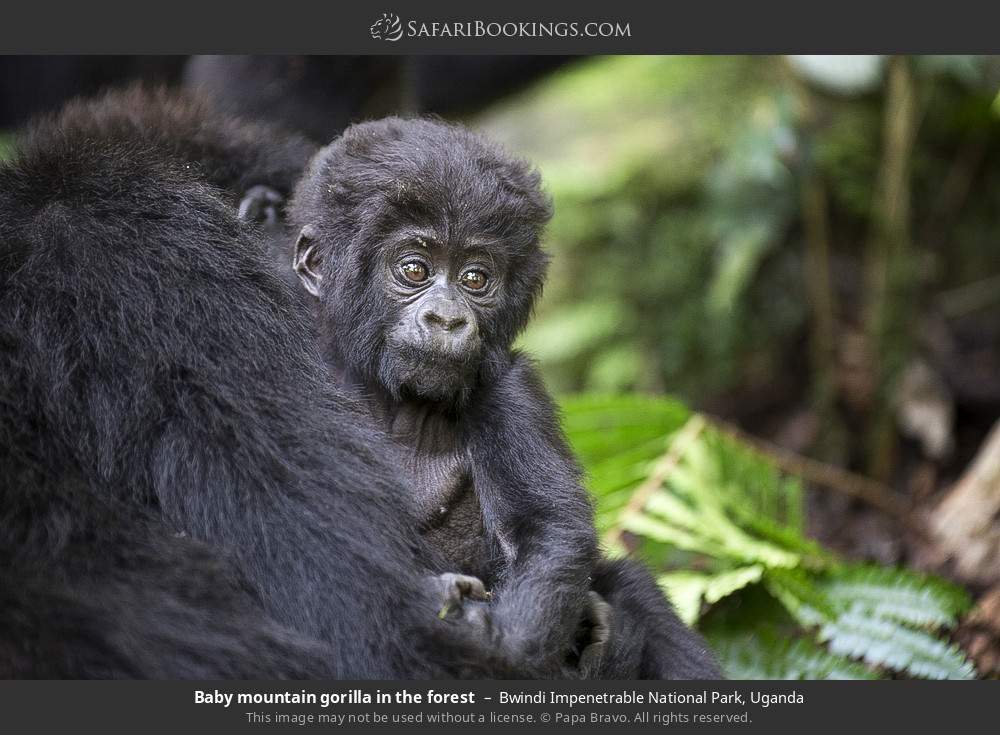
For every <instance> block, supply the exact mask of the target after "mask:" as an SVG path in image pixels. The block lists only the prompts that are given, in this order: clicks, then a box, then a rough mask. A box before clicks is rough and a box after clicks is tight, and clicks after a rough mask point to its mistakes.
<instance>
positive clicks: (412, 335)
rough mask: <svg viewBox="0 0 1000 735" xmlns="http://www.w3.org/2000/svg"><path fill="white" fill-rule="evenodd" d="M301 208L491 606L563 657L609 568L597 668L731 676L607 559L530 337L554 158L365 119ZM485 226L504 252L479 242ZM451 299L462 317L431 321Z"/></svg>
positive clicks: (430, 522)
mask: <svg viewBox="0 0 1000 735" xmlns="http://www.w3.org/2000/svg"><path fill="white" fill-rule="evenodd" d="M289 212H290V215H291V219H292V224H293V230H294V232H295V233H297V238H296V254H295V257H296V267H297V268H298V269H299V270H300V273H303V274H304V275H303V282H304V283H305V284H306V287H307V289H309V290H310V291H312V292H314V293H315V294H317V295H318V297H319V301H318V304H317V306H318V309H319V320H320V322H321V326H322V328H323V329H324V331H325V342H324V345H325V350H326V354H327V357H328V359H329V360H330V362H331V365H332V366H333V367H334V370H335V372H336V373H337V374H338V375H339V376H340V379H341V382H342V384H343V385H345V386H347V387H348V388H349V389H351V390H352V391H354V392H355V393H356V394H357V395H359V396H360V397H362V398H364V399H366V400H367V401H368V405H369V407H370V410H371V412H372V413H373V415H375V416H376V418H377V419H379V421H380V422H381V425H382V426H383V427H384V428H385V429H386V431H387V432H388V433H389V435H390V436H391V437H392V438H393V439H394V440H396V442H397V444H398V445H399V447H400V455H399V457H400V458H399V460H398V461H399V462H400V464H401V466H402V467H403V468H404V471H405V473H406V475H407V476H408V477H409V478H411V483H410V484H411V487H410V490H411V492H412V493H413V494H414V496H415V497H414V498H413V506H414V507H415V508H416V512H417V514H418V519H419V520H421V521H422V522H423V528H424V532H425V534H427V535H428V537H430V538H432V539H434V540H435V541H436V542H437V544H438V545H439V546H442V547H443V549H444V551H445V553H447V554H448V556H449V559H450V560H451V562H452V563H453V564H454V565H455V566H456V567H457V569H453V570H452V571H460V572H462V573H464V574H468V575H475V576H479V577H481V578H482V579H483V581H484V582H486V584H487V586H488V587H491V588H492V589H493V599H492V602H491V603H490V605H489V607H488V610H487V612H486V613H485V620H484V621H482V620H481V621H480V622H481V623H482V624H483V625H484V628H485V631H486V633H487V635H488V636H489V637H490V638H491V639H492V640H493V641H495V646H496V647H497V649H498V650H501V651H504V652H505V654H506V655H508V656H510V657H511V658H512V659H513V660H518V661H522V662H527V663H528V664H529V665H530V667H531V668H532V669H534V670H537V671H540V672H543V673H544V674H546V675H549V676H553V675H557V674H560V673H563V671H564V669H563V666H564V664H565V657H566V652H567V651H569V650H572V648H573V646H574V643H575V639H576V634H577V625H578V623H579V621H580V620H581V618H582V617H584V614H585V611H586V609H587V605H588V597H589V596H588V592H589V590H590V587H591V577H593V580H592V581H593V586H594V589H595V590H597V591H598V592H599V593H600V594H601V595H603V596H604V597H605V599H607V600H608V601H610V602H611V604H612V606H613V621H612V626H613V633H614V636H613V638H612V641H611V643H610V647H611V649H612V650H610V651H608V653H607V654H606V655H605V656H604V657H603V659H602V663H601V664H600V665H599V666H598V667H597V670H593V671H588V672H585V673H588V674H590V675H595V676H600V677H605V676H623V677H637V676H638V677H657V678H675V677H698V678H706V677H716V676H718V675H719V672H718V669H717V668H716V667H715V664H714V663H713V662H712V659H711V656H710V654H709V653H708V651H707V649H706V647H705V645H704V643H703V642H702V641H701V640H700V638H699V637H698V636H697V635H696V634H694V633H693V632H691V631H690V630H688V629H687V628H685V627H684V626H683V625H682V624H681V623H680V622H679V621H678V620H677V618H676V616H675V615H674V613H673V612H672V610H671V609H670V607H669V605H668V604H667V602H666V600H665V598H664V597H663V595H662V593H661V592H660V591H659V590H658V589H657V587H656V585H655V583H654V582H653V580H652V578H651V577H650V576H649V574H648V573H647V572H645V571H644V570H643V569H642V567H641V566H640V565H638V564H636V563H634V562H620V563H615V564H611V563H607V562H601V561H599V555H598V549H597V541H596V535H595V530H594V525H593V518H592V510H591V507H590V503H589V499H588V497H587V494H586V492H585V491H584V489H583V487H582V486H581V483H580V473H579V470H578V468H577V466H576V463H575V461H574V459H573V458H572V455H571V453H570V451H569V449H568V448H567V446H566V444H565V441H564V439H563V437H562V434H561V431H560V428H559V422H558V418H557V415H556V411H555V408H554V406H553V405H552V402H551V401H550V399H549V397H548V396H547V394H546V392H545V390H544V388H543V386H542V384H541V381H540V380H539V378H538V376H537V373H536V371H535V369H534V367H533V366H532V365H531V363H530V362H529V361H528V360H527V359H526V358H525V357H524V356H523V355H520V354H518V353H517V352H514V351H512V349H511V345H512V343H513V341H514V339H515V337H516V336H517V334H518V333H519V332H520V331H521V329H523V327H524V326H525V324H526V322H527V320H528V318H529V317H530V314H531V311H532V307H533V304H534V302H535V300H536V298H537V297H538V295H539V293H540V291H541V288H542V283H543V281H544V278H545V270H546V260H547V259H546V256H545V254H544V253H543V251H542V250H541V248H540V246H539V238H540V234H541V231H542V228H543V227H544V224H545V223H546V221H547V220H548V217H549V214H550V207H549V203H548V201H547V200H546V198H545V196H544V195H543V194H542V191H541V187H540V181H539V177H538V175H537V173H535V172H533V171H532V170H531V169H530V168H529V167H528V166H527V165H526V164H524V163H523V162H521V161H518V160H515V159H513V158H511V157H509V156H508V155H506V154H505V153H504V152H503V151H502V150H500V149H499V148H498V147H496V146H494V145H492V144H490V143H489V142H487V141H485V140H483V139H482V138H480V137H478V136H476V135H474V134H473V133H471V132H470V131H468V130H466V129H464V128H461V127H456V126H450V125H446V124H444V123H440V122H435V121H432V120H424V119H415V120H401V119H397V118H389V119H385V120H381V121H378V122H372V123H364V124H361V125H356V126H353V127H351V128H349V129H348V130H347V131H346V132H345V133H344V135H343V136H342V137H341V138H340V139H338V140H336V141H334V143H332V144H331V145H330V146H328V147H327V148H325V149H324V150H323V151H322V152H320V153H319V154H318V155H317V156H316V158H315V159H314V160H313V162H312V164H311V165H310V167H309V169H308V170H307V173H306V174H305V176H304V177H303V179H302V181H301V182H300V184H299V186H298V188H297V190H296V193H295V195H294V198H293V200H292V202H291V205H290V207H289ZM412 242H415V244H408V243H412ZM428 243H431V244H428ZM435 243H436V244H435ZM473 244H475V245H476V252H477V253H479V252H480V251H485V255H479V254H476V255H469V254H468V251H469V248H470V246H471V245H473ZM312 247H315V253H313V252H312V251H311V250H310V248H312ZM421 249H423V251H426V253H427V255H426V256H424V255H421V252H422V251H421ZM442 251H443V252H442ZM411 252H412V253H415V254H410V253H411ZM408 258H409V259H414V258H415V259H419V262H420V263H422V264H424V265H426V268H424V270H425V271H426V272H428V273H430V272H433V273H434V279H428V280H427V281H426V282H421V283H420V284H416V285H415V286H413V287H412V288H411V287H410V284H408V283H406V282H405V281H404V282H400V281H399V277H398V267H397V261H398V262H403V263H404V265H405V262H406V261H407V259H408ZM468 258H472V259H473V260H475V258H479V259H480V260H486V261H488V262H487V264H486V265H485V266H484V268H487V269H489V270H491V271H492V272H493V273H495V279H491V281H490V282H491V283H493V282H494V280H495V282H496V283H498V284H499V285H495V286H491V287H490V289H491V290H485V289H484V290H483V292H482V293H481V294H480V295H477V294H470V293H468V292H467V291H463V289H462V288H460V286H459V285H458V284H457V283H453V282H452V281H454V280H455V276H457V275H458V274H459V273H460V272H461V270H462V268H464V267H465V266H460V267H459V265H455V264H461V263H464V262H465V260H466V259H468ZM435 263H436V265H435ZM453 267H454V268H456V269H457V270H455V273H450V272H449V273H448V275H447V277H445V275H443V274H444V272H445V271H447V270H448V269H449V268H453ZM425 300H433V301H431V302H430V303H431V305H430V306H427V307H425V306H424V305H423V304H424V301H425ZM456 305H457V306H456ZM439 307H440V308H442V309H445V308H446V309H448V310H449V312H448V313H449V314H450V315H451V316H450V317H449V318H450V319H451V320H452V321H454V323H455V324H456V325H458V326H459V329H458V330H457V331H458V333H459V334H460V335H461V336H459V337H456V336H454V334H453V333H452V331H451V330H450V329H446V330H445V331H446V332H448V334H446V335H445V334H437V333H434V332H433V329H431V331H430V332H429V331H428V329H429V328H428V327H427V326H426V325H424V324H423V323H422V322H421V319H423V317H424V315H425V314H426V309H437V308H439ZM434 322H435V323H438V322H441V319H440V318H439V317H438V316H436V315H435V316H434ZM413 325H415V326H413ZM432 326H433V324H432ZM400 335H402V336H400ZM428 335H429V336H428ZM435 335H436V336H435ZM431 337H433V339H432V338H431ZM421 339H424V340H425V343H421V342H420V340H421ZM401 340H402V341H401ZM442 345H445V346H444V347H442ZM456 345H458V346H459V347H456ZM459 349H461V350H464V354H463V355H461V359H460V357H456V351H457V350H459ZM456 364H457V365H458V367H454V366H455V365H456ZM421 368H423V369H421ZM470 368H471V369H470ZM470 539H480V542H478V543H470ZM473 609H474V610H477V611H480V612H477V615H479V616H480V617H483V615H484V614H483V613H482V612H481V608H479V607H475V608H473Z"/></svg>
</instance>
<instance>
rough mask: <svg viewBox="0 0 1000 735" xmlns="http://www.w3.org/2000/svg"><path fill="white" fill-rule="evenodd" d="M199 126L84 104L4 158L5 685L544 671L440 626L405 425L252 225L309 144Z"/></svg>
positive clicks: (125, 103) (0, 484)
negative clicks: (366, 399)
mask: <svg viewBox="0 0 1000 735" xmlns="http://www.w3.org/2000/svg"><path fill="white" fill-rule="evenodd" d="M198 119H199V118H198V113H197V111H196V108H190V107H185V106H178V104H177V103H174V102H173V101H171V100H169V99H167V98H165V97H163V96H157V95H151V96H142V93H140V92H130V93H128V94H126V95H124V96H112V97H109V98H105V99H104V100H102V101H98V102H89V103H79V104H74V105H71V106H70V107H69V108H68V109H67V110H66V112H65V113H64V114H63V115H62V116H60V117H58V118H55V119H52V120H49V121H46V122H43V123H40V124H38V125H36V126H34V127H33V128H32V129H31V130H29V132H28V133H27V135H26V136H25V137H24V138H23V139H22V141H21V142H20V144H19V146H18V150H17V152H16V154H15V156H14V158H13V160H12V161H10V162H8V163H6V164H3V165H2V166H0V676H4V677H11V676H17V677H46V678H48V677H153V678H181V677H194V678H199V679H213V678H227V677H250V678H274V677H351V678H354V677H361V678H368V677H374V678H391V677H403V678H408V677H454V676H466V675H474V676H506V675H517V676H526V675H529V674H530V673H531V672H530V671H528V670H526V669H525V668H524V667H519V668H516V669H515V668H511V667H508V666H507V665H506V663H505V662H503V661H502V660H500V659H499V657H498V652H495V651H491V650H484V649H482V648H480V647H479V646H478V645H477V641H475V640H474V639H473V638H472V637H471V636H470V635H468V631H467V630H465V629H464V628H463V627H462V626H461V625H459V624H457V623H455V622H452V621H442V620H439V619H438V618H437V617H436V612H437V610H438V609H439V607H440V604H441V603H440V600H439V599H437V598H435V597H434V595H433V594H432V593H431V592H430V591H429V590H428V586H427V585H426V584H425V583H424V582H423V580H424V579H425V578H426V577H427V576H428V575H436V574H439V573H441V572H443V571H445V568H444V566H443V564H442V563H441V562H440V561H439V560H438V558H437V557H436V555H435V554H434V553H433V552H432V551H431V550H430V549H428V548H427V545H426V544H425V543H423V541H422V539H421V537H420V535H419V534H418V533H417V530H416V528H415V522H414V519H413V518H412V517H411V515H410V514H409V513H407V512H406V510H405V509H404V508H401V507H400V503H399V502H398V500H397V499H398V497H400V495H401V494H402V493H403V488H401V487H399V486H398V485H397V484H396V482H395V481H394V480H393V479H392V478H393V476H394V471H393V470H391V469H390V468H387V467H386V465H385V462H384V458H385V457H386V456H389V455H390V450H389V448H388V447H387V446H386V442H385V439H384V436H383V434H382V433H381V432H379V431H377V430H376V429H375V428H373V426H372V425H371V422H370V420H369V419H368V417H367V416H366V415H365V413H364V412H363V411H361V410H360V409H359V408H358V406H356V405H355V403H354V402H352V400H351V399H349V398H348V397H347V396H345V395H344V394H343V393H342V392H341V391H339V390H338V389H337V388H336V387H335V386H334V385H333V382H332V381H331V380H330V377H329V375H328V373H327V371H326V369H325V367H324V366H323V363H322V361H321V357H320V355H319V353H318V350H317V348H316V346H315V345H316V337H315V336H314V334H313V332H312V329H311V326H310V320H309V318H308V315H307V314H306V313H305V312H304V311H303V309H302V308H301V305H300V304H301V300H300V299H298V298H297V297H296V296H295V295H294V293H293V292H292V290H291V289H290V288H288V287H287V286H286V285H285V284H284V283H283V282H282V281H281V280H280V278H279V277H278V276H277V275H275V274H274V273H273V272H272V269H271V268H270V267H269V266H268V255H267V254H266V252H265V247H264V245H263V243H262V242H260V240H259V237H258V235H257V233H256V232H255V231H253V230H252V229H249V228H247V227H246V226H244V225H243V224H241V223H240V222H239V221H237V219H236V217H235V213H234V207H233V203H234V201H235V200H234V198H233V197H232V191H238V190H239V189H240V188H241V187H242V186H244V185H245V184H247V183H250V184H253V183H259V182H260V181H261V180H262V179H263V180H266V181H267V182H268V183H269V184H271V185H272V186H275V185H278V186H280V181H281V180H287V179H283V177H285V175H286V174H290V171H289V170H288V169H287V167H286V164H287V161H288V160H289V158H288V148H287V147H284V146H286V145H287V146H290V147H291V148H294V149H295V150H298V149H299V147H298V144H297V143H295V142H294V141H293V142H292V143H287V144H286V143H282V142H280V141H279V140H275V139H271V138H263V139H257V138H256V136H258V135H261V134H262V133H261V130H262V129H260V128H251V129H242V128H239V127H233V126H232V125H230V124H229V123H224V124H222V127H221V128H218V137H216V134H215V133H213V132H211V131H212V128H211V127H208V128H205V127H201V126H200V124H198V123H197V120H198ZM212 124H213V125H214V123H212ZM204 136H208V137H204ZM191 141H195V144H194V147H191ZM260 143H266V144H267V145H265V146H264V147H263V148H261V147H260V146H258V145H256V144H260ZM244 144H249V145H248V146H247V149H252V150H255V151H258V152H259V151H262V150H263V151H266V150H267V148H268V147H269V146H273V147H274V148H273V149H274V150H275V151H276V152H277V153H276V155H275V156H274V158H273V159H270V158H268V156H266V155H264V154H258V153H246V152H245V151H244V150H243V146H244ZM217 146H222V147H217ZM216 154H218V155H216ZM295 155H297V154H295ZM294 157H295V156H294V155H292V156H291V158H294ZM274 161H277V163H278V168H277V169H274V168H272V167H271V164H272V163H273V162H274ZM275 171H277V175H276V176H275V175H274V174H275ZM220 187H231V191H227V190H225V189H223V188H220Z"/></svg>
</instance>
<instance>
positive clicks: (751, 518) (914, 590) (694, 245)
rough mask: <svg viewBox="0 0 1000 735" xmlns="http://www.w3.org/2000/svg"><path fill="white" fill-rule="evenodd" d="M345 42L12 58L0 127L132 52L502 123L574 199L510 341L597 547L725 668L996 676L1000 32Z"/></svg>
mask: <svg viewBox="0 0 1000 735" xmlns="http://www.w3.org/2000/svg"><path fill="white" fill-rule="evenodd" d="M344 59H345V57H330V58H329V59H324V60H316V59H313V60H307V61H301V60H294V61H286V62H279V61H272V60H260V59H257V60H252V59H251V60H236V59H235V58H234V59H228V60H227V59H223V60H221V61H220V60H219V59H215V60H211V59H209V60H199V59H194V60H185V59H182V58H180V57H176V58H170V59H166V60H163V59H161V60H158V61H157V60H156V59H152V58H150V59H145V60H140V61H135V60H133V61H131V62H130V65H127V64H123V63H122V62H120V61H119V62H115V63H114V70H115V71H114V72H113V74H111V78H109V76H108V74H107V73H106V72H98V71H94V69H91V68H90V67H87V70H85V72H80V71H79V70H77V72H75V74H76V76H73V75H71V74H67V73H64V72H63V73H60V75H57V76H56V77H52V76H51V74H50V76H49V77H46V76H45V74H46V73H48V72H40V71H38V69H39V67H38V62H37V61H36V60H31V59H21V60H18V61H16V62H15V63H8V64H7V65H6V66H5V65H4V64H3V63H2V62H0V126H4V125H6V126H7V127H8V128H13V127H15V126H16V125H18V124H20V123H21V122H23V119H22V118H23V117H24V115H22V114H21V113H23V112H24V111H25V109H24V108H25V107H27V108H30V111H31V112H37V111H40V110H44V109H50V108H52V107H54V106H55V105H56V103H57V102H59V101H61V99H62V98H63V97H65V96H67V95H68V94H70V93H72V94H79V93H85V92H91V91H96V89H99V88H100V87H101V86H104V85H106V84H109V83H120V82H121V81H122V80H123V79H128V78H142V79H147V80H149V79H152V80H154V81H163V82H166V83H171V84H182V85H184V86H193V87H201V88H203V89H207V90H208V91H209V92H210V93H211V94H212V96H213V98H214V99H217V100H219V104H221V105H224V106H227V107H229V108H230V109H235V110H237V111H239V112H241V113H242V114H250V115H257V116H265V117H271V118H274V119H279V120H281V121H283V122H285V123H286V124H288V125H290V126H291V127H297V128H298V129H299V130H300V131H302V132H305V133H306V134H308V135H312V136H313V137H315V138H316V139H317V140H326V139H328V138H330V137H332V136H333V135H334V134H335V133H336V132H338V130H339V129H341V128H342V127H343V125H344V124H346V123H347V122H349V121H350V120H353V119H358V118H360V117H366V116H374V115H379V114H385V113H388V112H398V111H404V112H406V111H421V112H433V113H437V114H441V115H443V116H445V117H448V118H452V119H457V120H461V121H463V122H466V123H468V124H470V125H472V126H473V127H476V128H478V129H480V130H482V131H484V132H486V133H487V134H489V135H491V136H493V137H495V138H497V139H499V140H500V141H502V142H504V143H505V144H506V145H507V147H508V148H509V149H510V150H512V151H513V152H515V153H517V154H519V155H522V156H524V157H525V158H528V159H530V160H531V161H533V162H534V163H535V164H537V166H538V167H539V168H540V170H541V172H542V174H543V178H544V180H545V183H546V187H547V189H548V191H549V192H550V193H551V195H552V197H553V200H554V203H555V212H556V214H555V217H554V219H553V221H552V224H551V226H550V228H549V231H548V236H547V241H546V244H547V248H548V250H549V251H550V253H551V254H552V257H553V260H552V267H551V270H550V277H549V281H548V284H547V287H546V292H545V295H544V298H543V300H542V302H541V304H540V306H539V308H538V310H537V314H536V317H535V319H534V320H533V322H532V323H531V325H530V326H529V328H528V330H527V332H526V333H525V334H524V335H523V337H522V339H521V340H520V346H521V347H522V348H523V349H525V350H526V351H528V352H530V353H532V354H533V355H534V356H535V357H536V358H537V360H538V361H539V363H540V366H541V368H542V371H543V373H544V376H545V379H546V382H547V384H548V386H549V388H550V390H551V391H552V392H553V393H555V394H556V395H557V396H559V397H560V398H561V404H562V407H563V411H564V423H565V427H566V430H567V433H568V435H569V438H570V441H571V442H572V444H573V447H574V449H575V450H576V451H577V453H578V455H579V456H580V458H581V461H582V462H583V464H584V465H585V468H586V469H587V472H588V482H589V487H590V489H591V491H592V492H593V494H594V497H595V502H596V506H597V519H598V526H599V530H600V532H601V533H602V536H603V539H604V542H605V546H606V548H607V549H608V550H609V552H610V553H615V554H625V553H628V554H637V555H640V556H642V557H643V558H645V559H646V560H647V561H648V562H649V563H650V564H652V565H653V566H654V568H655V569H656V570H657V573H658V575H659V578H660V581H661V583H662V585H663V587H664V589H665V590H666V591H667V593H668V594H669V595H670V596H671V598H672V600H673V601H674V603H675V605H676V606H677V608H678V610H679V611H680V612H681V614H682V616H683V617H684V618H685V619H686V620H688V621H689V622H691V623H692V624H694V625H697V626H699V627H700V629H701V630H702V631H703V632H705V634H706V635H707V636H708V638H709V641H710V643H711V644H712V646H713V647H714V648H715V650H716V652H717V653H718V654H719V657H720V660H721V661H722V663H723V666H724V667H725V669H726V671H727V673H728V674H729V675H730V676H733V677H746V678H827V677H842V678H882V677H911V676H912V677H932V678H971V677H976V676H978V677H992V678H995V677H998V676H1000V428H998V427H1000V424H997V420H998V418H1000V243H998V236H1000V96H998V93H1000V59H998V58H993V57H971V56H947V57H941V56H935V57H929V56H928V57H888V56H840V57H828V56H823V57H820V56H798V57H777V56H774V57H767V56H754V57H673V56H671V57H652V56H650V57H643V56H635V57H598V58H579V59H566V58H557V57H516V58H515V57H512V58H507V59H498V58H491V57H469V58H468V59H448V58H440V57H421V58H420V59H418V60H406V59H402V58H392V57H384V58H374V57H373V58H369V59H367V60H364V61H358V60H355V61H350V62H349V61H346V60H344ZM88 63H89V62H88ZM95 63H96V62H95ZM282 63H283V64H285V65H284V66H283V67H281V68H280V69H278V66H279V65H280V64H282ZM95 68H96V67H95ZM276 69H277V71H276ZM289 70H292V71H289ZM39 79H47V80H48V81H49V82H50V83H47V84H39V83H38V82H39ZM241 89H242V90H243V91H242V92H241ZM296 90H299V93H297V94H298V96H295V95H296ZM301 90H308V94H302V93H301ZM317 90H319V91H317ZM376 92H377V94H376ZM26 101H27V104H25V103H26ZM4 141H7V142H6V143H5V142H4ZM9 141H10V138H9V137H8V138H4V137H0V156H2V155H3V150H4V146H5V145H8V146H9Z"/></svg>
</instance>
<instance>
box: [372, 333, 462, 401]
mask: <svg viewBox="0 0 1000 735" xmlns="http://www.w3.org/2000/svg"><path fill="white" fill-rule="evenodd" d="M382 364H383V365H382V370H381V372H382V378H383V381H385V382H386V386H387V387H388V388H389V389H390V390H391V391H392V392H394V393H398V394H400V395H407V394H408V395H411V396H412V397H414V398H420V399H424V400H430V401H453V400H455V399H456V398H459V397H460V396H462V395H464V394H465V393H467V392H468V390H469V389H470V388H471V387H472V384H473V382H474V380H475V376H476V372H477V368H478V366H479V351H478V350H476V351H475V352H473V353H471V354H470V353H465V354H454V353H442V352H439V351H436V350H428V349H426V348H424V347H417V346H414V345H411V344H396V345H392V346H391V347H390V349H389V350H388V352H387V354H386V355H385V356H384V357H383V360H382ZM387 368H388V369H387Z"/></svg>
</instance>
